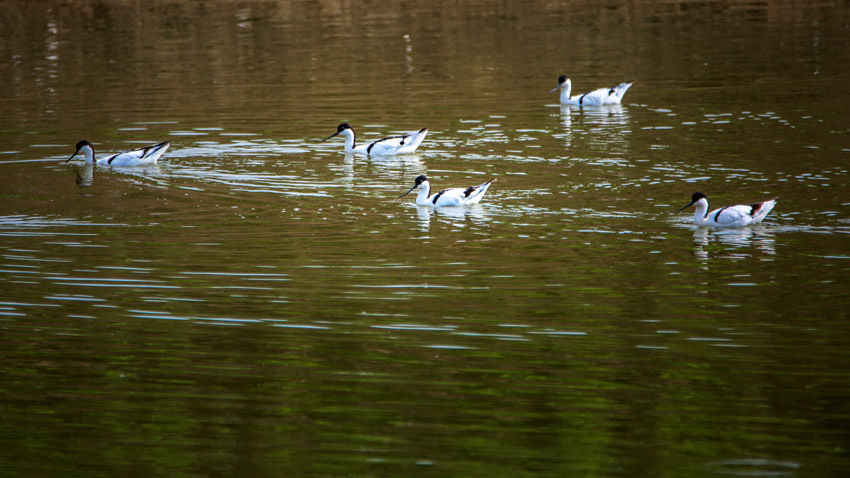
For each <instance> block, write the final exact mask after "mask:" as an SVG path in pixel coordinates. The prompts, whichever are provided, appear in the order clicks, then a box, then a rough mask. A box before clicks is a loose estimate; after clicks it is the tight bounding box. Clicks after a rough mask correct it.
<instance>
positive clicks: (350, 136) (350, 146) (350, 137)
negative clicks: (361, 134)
mask: <svg viewBox="0 0 850 478" xmlns="http://www.w3.org/2000/svg"><path fill="white" fill-rule="evenodd" d="M343 134H344V135H345V152H346V153H350V152H352V151H354V146H355V145H356V138H355V136H356V135H355V134H354V130H353V129H347V130H345V131H344V132H343Z"/></svg>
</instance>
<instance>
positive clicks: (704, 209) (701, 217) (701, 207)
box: [694, 199, 708, 223]
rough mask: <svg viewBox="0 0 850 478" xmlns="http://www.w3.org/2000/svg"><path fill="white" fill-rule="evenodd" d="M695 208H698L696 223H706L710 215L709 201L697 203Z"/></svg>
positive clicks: (695, 213)
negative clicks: (706, 218)
mask: <svg viewBox="0 0 850 478" xmlns="http://www.w3.org/2000/svg"><path fill="white" fill-rule="evenodd" d="M694 206H696V211H695V212H694V222H697V223H703V222H705V217H706V216H707V215H708V201H706V200H705V199H701V200H699V201H697V203H696V204H694Z"/></svg>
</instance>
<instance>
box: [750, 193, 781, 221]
mask: <svg viewBox="0 0 850 478" xmlns="http://www.w3.org/2000/svg"><path fill="white" fill-rule="evenodd" d="M777 199H778V198H773V199H768V200H767V201H765V202H763V203H761V204H760V207H759V208H758V209H756V211H755V213H754V214H753V223H759V222H761V221H762V219H764V218H765V216H767V215H768V213H770V211H772V210H773V206H776V200H777Z"/></svg>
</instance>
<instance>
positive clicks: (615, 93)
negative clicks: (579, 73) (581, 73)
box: [549, 75, 632, 106]
mask: <svg viewBox="0 0 850 478" xmlns="http://www.w3.org/2000/svg"><path fill="white" fill-rule="evenodd" d="M631 87H632V82H627V83H620V84H619V85H617V86H612V87H611V88H599V89H597V90H593V91H589V92H587V93H584V94H581V95H575V96H570V93H571V92H572V89H573V83H572V81H570V79H569V78H567V75H561V76H560V77H558V86H556V87H555V88H554V89H553V90H552V91H550V92H549V93H554V92H556V91H558V90H560V91H561V104H562V105H579V106H600V105H618V104H620V102H621V101H623V97H624V96H626V91H628V90H629V88H631Z"/></svg>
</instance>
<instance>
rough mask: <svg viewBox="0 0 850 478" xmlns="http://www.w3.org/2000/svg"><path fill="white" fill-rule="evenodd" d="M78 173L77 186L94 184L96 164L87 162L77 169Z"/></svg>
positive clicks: (84, 186)
mask: <svg viewBox="0 0 850 478" xmlns="http://www.w3.org/2000/svg"><path fill="white" fill-rule="evenodd" d="M75 172H76V173H77V186H80V187H82V188H87V187H89V186H91V185H92V184H94V164H91V163H86V164H84V165H82V166H80V167H79V168H77V170H76V171H75Z"/></svg>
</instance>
